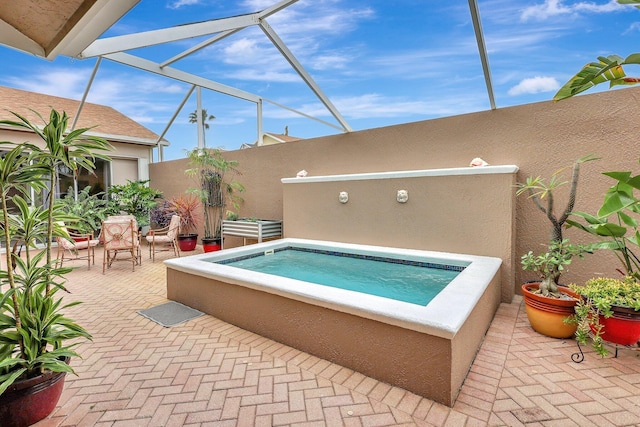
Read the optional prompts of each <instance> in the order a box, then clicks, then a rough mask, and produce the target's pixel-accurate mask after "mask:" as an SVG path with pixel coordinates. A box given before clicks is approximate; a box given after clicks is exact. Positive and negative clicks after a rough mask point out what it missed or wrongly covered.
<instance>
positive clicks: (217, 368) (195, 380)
mask: <svg viewBox="0 0 640 427" xmlns="http://www.w3.org/2000/svg"><path fill="white" fill-rule="evenodd" d="M168 256H169V253H165V254H159V255H158V256H157V257H156V262H155V263H152V262H151V261H150V260H148V258H147V254H146V253H144V256H143V265H142V266H141V267H137V268H136V271H135V272H131V265H130V264H129V263H115V264H114V266H113V267H112V268H111V269H110V270H108V271H107V273H106V274H105V275H103V274H102V265H101V262H102V252H101V251H97V252H96V262H97V263H96V266H95V267H94V268H92V269H91V270H90V271H88V270H87V267H86V265H85V264H84V262H81V261H80V262H77V263H76V265H78V266H79V268H78V269H77V270H75V271H74V272H72V273H71V274H70V275H69V282H68V288H69V290H70V291H71V292H72V295H70V296H67V297H66V298H67V300H68V301H73V300H79V301H84V304H82V305H79V306H76V307H73V309H72V312H71V313H69V314H70V316H71V317H73V318H74V319H76V320H77V321H78V322H79V323H80V324H82V325H83V326H85V327H86V328H87V329H88V330H89V331H90V332H91V333H92V334H93V338H94V339H93V342H87V343H83V344H82V345H80V346H79V347H78V352H79V353H80V354H81V355H82V356H83V359H82V360H78V359H75V360H73V361H72V364H73V366H74V367H75V369H76V372H77V373H78V376H77V377H76V376H73V375H70V376H67V380H66V384H65V388H64V393H63V395H62V398H61V399H60V403H59V406H58V407H57V408H56V410H55V412H54V413H53V414H52V415H51V416H50V417H49V418H48V419H46V420H43V421H41V422H40V423H38V424H37V426H38V427H49V426H202V427H204V426H392V425H393V426H484V425H491V426H522V425H527V426H588V425H595V426H631V425H640V352H638V351H634V350H630V349H622V350H620V352H619V355H618V357H617V358H613V357H608V358H605V359H601V358H599V357H597V356H595V355H594V354H593V353H587V354H586V360H585V361H584V362H583V363H581V364H576V363H574V362H572V361H571V354H572V353H574V352H575V351H576V346H575V342H574V341H572V340H556V339H550V338H546V337H543V336H541V335H539V334H537V333H535V332H533V331H532V330H531V328H530V327H529V324H528V322H527V318H526V314H525V313H524V307H523V306H522V303H521V298H516V300H515V301H514V302H513V303H512V304H502V305H501V306H500V309H499V311H498V313H497V315H496V317H495V319H494V321H493V323H492V325H491V328H490V329H489V331H488V333H487V336H486V339H485V341H484V343H483V345H482V348H481V350H480V352H479V353H478V355H477V357H476V360H475V362H474V364H473V366H472V368H471V370H470V372H469V375H468V377H467V379H466V381H465V383H464V386H463V387H462V390H461V392H460V395H459V397H458V400H457V402H456V403H455V405H454V407H453V408H449V407H446V406H443V405H440V404H438V403H434V402H432V401H430V400H428V399H424V398H421V397H420V396H417V395H415V394H412V393H409V392H407V391H404V390H402V389H399V388H397V387H392V386H389V385H387V384H384V383H381V382H379V381H376V380H374V379H372V378H369V377H366V376H364V375H362V374H360V373H358V372H354V371H352V370H350V369H346V368H343V367H341V366H338V365H335V364H332V363H330V362H328V361H326V360H322V359H319V358H317V357H314V356H311V355H309V354H306V353H302V352H300V351H298V350H295V349H293V348H291V347H287V346H284V345H282V344H279V343H276V342H274V341H271V340H269V339H266V338H263V337H261V336H258V335H256V334H253V333H251V332H247V331H244V330H242V329H239V328H237V327H235V326H233V325H230V324H228V323H225V322H223V321H220V320H218V319H216V318H214V317H211V316H207V315H205V316H201V317H199V318H197V319H194V320H190V321H188V322H186V323H183V324H181V325H178V326H175V327H172V328H164V327H162V326H160V325H158V324H156V323H154V322H152V321H150V320H148V319H146V318H144V317H142V316H140V315H138V314H136V311H137V310H140V309H145V308H148V307H152V306H155V305H158V304H161V303H164V302H166V301H167V299H166V297H165V295H166V293H165V269H164V265H163V263H162V260H163V259H166V257H168Z"/></svg>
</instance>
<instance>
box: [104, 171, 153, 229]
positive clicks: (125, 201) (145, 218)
mask: <svg viewBox="0 0 640 427" xmlns="http://www.w3.org/2000/svg"><path fill="white" fill-rule="evenodd" d="M148 184H149V180H138V181H131V180H127V183H126V184H122V185H112V186H111V187H109V207H110V210H111V213H113V214H119V213H121V212H125V213H127V214H130V215H133V216H135V217H136V221H137V222H138V225H139V226H145V225H149V224H150V222H149V213H150V212H151V209H153V208H154V207H156V205H157V204H158V201H157V199H159V198H161V197H162V192H161V191H158V190H154V189H153V188H151V187H149V186H148Z"/></svg>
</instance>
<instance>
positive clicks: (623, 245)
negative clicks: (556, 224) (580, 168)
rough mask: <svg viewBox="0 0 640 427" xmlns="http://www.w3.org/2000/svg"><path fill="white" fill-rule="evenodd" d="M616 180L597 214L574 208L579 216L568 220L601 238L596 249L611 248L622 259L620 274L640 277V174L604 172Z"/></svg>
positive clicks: (595, 245) (594, 246)
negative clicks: (636, 192)
mask: <svg viewBox="0 0 640 427" xmlns="http://www.w3.org/2000/svg"><path fill="white" fill-rule="evenodd" d="M603 174H604V175H606V176H608V177H610V178H613V179H614V180H615V183H614V185H612V186H611V187H610V188H609V189H608V190H607V192H606V193H605V197H604V201H603V203H602V206H601V207H600V208H599V209H598V211H597V212H596V214H595V215H593V214H589V213H587V212H573V213H572V215H573V216H575V217H578V218H579V219H578V220H573V219H571V218H570V219H569V220H568V221H567V223H568V224H569V225H571V226H574V227H577V228H579V229H580V230H582V231H585V232H587V233H589V234H591V235H593V236H597V237H598V238H599V239H600V240H599V241H598V242H597V243H594V244H593V245H592V246H593V248H594V249H606V250H611V251H613V253H614V254H615V256H616V257H617V258H618V260H619V261H620V267H621V269H618V271H619V272H620V273H621V276H631V277H633V278H635V280H637V281H640V258H639V256H638V254H637V252H638V249H639V245H640V239H639V238H640V229H639V228H638V214H640V200H639V199H638V198H637V197H636V196H635V194H634V192H635V190H637V189H640V175H633V174H632V172H630V171H615V172H604V173H603Z"/></svg>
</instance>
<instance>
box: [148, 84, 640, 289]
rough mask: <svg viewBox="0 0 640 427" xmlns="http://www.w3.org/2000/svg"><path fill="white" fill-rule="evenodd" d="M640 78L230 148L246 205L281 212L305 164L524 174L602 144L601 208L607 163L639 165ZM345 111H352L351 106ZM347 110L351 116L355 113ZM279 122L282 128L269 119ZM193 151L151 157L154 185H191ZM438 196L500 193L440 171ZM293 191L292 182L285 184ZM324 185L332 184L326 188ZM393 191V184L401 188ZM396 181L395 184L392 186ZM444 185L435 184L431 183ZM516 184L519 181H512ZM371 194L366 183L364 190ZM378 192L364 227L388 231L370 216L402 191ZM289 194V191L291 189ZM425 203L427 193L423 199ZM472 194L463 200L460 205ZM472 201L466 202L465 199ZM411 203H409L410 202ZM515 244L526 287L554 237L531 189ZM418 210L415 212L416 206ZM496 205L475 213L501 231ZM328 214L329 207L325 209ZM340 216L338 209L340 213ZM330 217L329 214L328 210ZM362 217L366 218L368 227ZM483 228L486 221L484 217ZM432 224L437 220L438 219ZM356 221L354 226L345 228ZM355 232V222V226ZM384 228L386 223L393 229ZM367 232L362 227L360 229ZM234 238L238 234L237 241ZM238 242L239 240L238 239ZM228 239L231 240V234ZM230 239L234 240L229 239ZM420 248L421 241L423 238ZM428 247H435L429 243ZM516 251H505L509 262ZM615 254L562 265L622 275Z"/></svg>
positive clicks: (592, 189) (253, 210) (314, 172)
mask: <svg viewBox="0 0 640 427" xmlns="http://www.w3.org/2000/svg"><path fill="white" fill-rule="evenodd" d="M639 97H640V88H626V89H623V90H614V91H609V92H602V93H597V94H588V95H581V96H578V97H576V98H572V99H568V100H565V101H561V102H557V103H554V102H551V101H549V102H541V103H536V104H529V105H522V106H518V107H509V108H500V109H497V110H493V111H484V112H479V113H473V114H466V115H461V116H455V117H447V118H442V119H434V120H426V121H421V122H415V123H407V124H403V125H397V126H389V127H384V128H378V129H368V130H363V131H357V132H352V133H348V134H339V135H333V136H327V137H322V138H315V139H308V140H303V141H296V142H291V143H286V144H280V145H272V146H266V147H259V148H252V149H248V150H237V151H230V152H228V153H226V154H225V155H226V156H227V157H228V158H229V159H234V160H238V161H239V164H240V169H241V171H242V175H241V176H239V177H238V180H239V181H240V182H242V183H243V184H244V185H245V187H246V188H247V191H246V193H245V194H244V196H243V197H244V199H245V202H244V204H243V205H242V207H241V210H240V215H241V216H247V217H252V216H253V217H259V218H265V219H283V217H284V215H285V208H286V207H285V206H284V203H283V197H284V192H285V189H284V187H285V185H284V184H283V183H282V182H281V179H282V178H292V177H295V176H296V173H297V172H298V171H300V170H302V169H305V170H307V171H308V172H309V175H308V176H309V177H316V176H326V175H341V174H356V173H371V172H389V171H411V170H424V169H440V168H455V167H465V166H468V165H469V162H470V161H471V159H473V158H474V157H482V158H483V159H485V160H486V161H487V162H489V163H490V164H492V165H518V167H519V171H518V173H517V175H516V180H517V181H524V180H525V179H526V178H527V176H530V175H532V176H538V175H540V176H542V177H548V176H550V175H551V174H552V173H553V172H555V171H557V170H558V169H560V168H563V167H568V168H570V166H571V164H572V162H573V161H574V160H575V159H578V158H580V157H583V156H585V155H587V154H590V153H594V154H595V155H597V156H599V157H601V160H600V161H597V162H589V163H586V164H584V165H583V168H582V170H581V175H580V180H579V186H578V197H577V201H576V206H575V208H576V210H585V211H589V212H595V211H596V210H597V208H598V207H599V206H600V204H601V202H602V199H603V196H604V193H605V191H606V189H607V188H608V187H609V186H610V185H611V182H610V180H609V179H608V178H606V177H604V176H603V175H602V174H601V172H603V171H611V170H632V171H635V172H637V173H640V168H639V167H638V162H637V159H638V157H639V156H640V150H639V149H638V147H639V145H638V135H640V120H638V119H637V117H638V115H639V112H640V111H639V110H640V109H639V104H638V98H639ZM345 113H346V112H345ZM347 117H348V116H347ZM303 126H304V120H300V121H299V122H298V121H293V120H292V122H291V123H290V124H289V130H290V134H291V135H296V129H300V128H302V127H303ZM267 130H268V131H271V132H278V131H280V130H279V129H267ZM223 143H224V142H223V141H219V142H218V141H214V142H213V144H214V145H221V144H223ZM186 167H187V162H186V160H176V161H170V162H163V163H156V164H152V165H150V176H151V185H152V186H154V187H155V188H158V189H160V190H162V191H163V192H164V193H165V195H166V196H171V195H173V194H178V193H181V192H183V191H184V190H185V189H186V188H188V187H189V186H191V185H192V183H190V182H189V181H188V179H187V178H185V177H184V169H185V168H186ZM569 173H570V169H568V170H566V171H565V175H564V176H565V178H567V179H568V178H569ZM435 182H436V185H434V187H438V188H439V189H438V190H437V191H438V192H439V196H440V195H441V193H447V194H448V195H449V197H450V198H456V197H457V198H458V199H459V200H461V201H463V200H464V199H465V198H467V197H472V196H473V197H478V198H488V199H491V198H492V197H495V195H494V191H495V188H494V186H493V185H492V184H489V183H486V184H485V185H482V184H479V185H477V186H475V185H474V186H473V188H474V191H473V194H471V192H470V191H468V189H467V188H468V187H467V186H465V185H463V184H457V185H456V186H455V187H448V186H449V183H446V184H445V183H442V184H440V182H441V181H439V180H436V181H435ZM340 187H341V186H339V185H337V184H336V185H335V188H333V189H332V191H331V194H330V200H328V203H327V204H323V209H327V210H328V209H329V208H330V207H331V208H332V209H333V207H334V206H335V204H336V203H338V202H337V197H338V195H337V193H336V192H337V191H342V190H340ZM286 191H288V190H286ZM323 191H324V190H323ZM393 191H395V190H393ZM393 191H392V192H393ZM433 191H436V190H433ZM512 191H513V192H514V193H515V189H512ZM350 193H352V194H351V197H352V198H351V201H350V202H349V203H351V202H353V203H354V204H353V205H348V206H344V208H346V209H354V206H356V203H360V202H359V201H358V198H359V197H361V196H360V190H355V191H354V190H351V191H350ZM361 194H362V195H364V194H365V193H364V192H363V193H361ZM414 194H415V190H414V191H411V192H410V193H409V197H410V199H409V200H410V202H409V203H412V202H413V203H418V202H417V201H418V200H419V198H417V197H416V198H414V196H413V195H414ZM367 197H369V198H372V199H373V202H372V205H373V209H372V211H371V212H366V213H363V214H362V218H361V219H362V223H361V225H360V224H359V225H358V227H360V228H362V229H363V230H364V229H365V228H366V230H364V231H365V232H363V233H361V235H362V236H364V238H367V239H372V241H373V242H376V241H377V240H378V239H386V238H388V236H385V235H384V233H382V232H380V231H377V230H380V227H381V226H382V227H390V226H391V225H389V224H387V225H385V224H382V225H381V224H380V223H379V222H376V221H369V218H376V216H377V215H379V213H378V211H379V210H380V209H382V208H384V206H387V204H389V203H391V204H393V203H396V202H394V196H393V195H392V196H391V197H390V199H389V196H384V197H381V196H380V194H378V193H376V194H371V195H370V194H368V193H367ZM287 198H289V196H287ZM440 199H441V197H437V198H436V199H431V201H429V202H428V203H427V202H426V201H425V202H424V206H423V211H424V212H423V213H422V215H421V216H422V217H423V218H433V217H436V216H438V215H445V213H446V214H447V215H450V214H451V210H450V208H447V207H443V206H442V203H441V201H440ZM565 201H566V198H565V197H563V194H558V197H557V199H556V206H558V207H561V206H563V205H564V203H565ZM421 203H422V202H421ZM461 205H464V203H459V204H458V205H457V208H461ZM469 206H471V204H466V208H468V207H469ZM407 207H409V205H407ZM346 209H343V210H339V209H338V210H337V211H336V212H337V214H338V215H340V214H341V213H342V214H344V213H345V212H346ZM515 212H516V213H515V233H514V240H515V244H514V245H513V247H512V251H511V254H512V259H513V260H515V262H513V265H514V268H513V274H512V275H511V276H510V277H511V279H510V280H511V281H512V283H511V286H513V288H514V289H515V290H516V292H518V289H519V287H520V284H521V283H522V282H523V281H524V280H531V279H534V278H535V276H533V275H532V274H531V273H529V272H526V273H525V272H523V271H522V270H521V269H520V268H519V264H518V262H517V261H518V259H519V257H520V255H522V254H523V253H526V252H527V251H529V250H534V251H539V250H543V249H544V248H543V247H542V244H544V243H546V242H547V241H548V239H549V231H550V225H549V221H548V220H547V219H546V217H545V216H544V215H543V214H542V213H541V212H540V211H539V210H537V208H536V207H535V206H534V205H533V202H532V201H531V200H529V199H527V198H526V197H519V198H517V199H516V200H515ZM416 216H417V213H416ZM493 216H494V213H493V212H492V211H488V212H486V211H485V212H483V214H482V215H476V216H475V219H474V220H473V221H474V222H475V223H476V225H480V224H484V223H490V224H497V226H496V229H495V232H496V233H502V232H503V230H504V228H505V227H509V224H500V223H499V221H498V220H497V219H494V218H493ZM287 217H289V221H285V223H284V229H285V234H287V233H289V228H288V227H289V226H290V225H292V224H289V225H288V224H287V222H291V221H295V219H292V218H291V215H290V213H288V212H287ZM323 218H324V216H323ZM336 219H339V217H336ZM323 221H324V219H323ZM401 221H402V217H400V216H398V217H394V218H393V221H392V222H393V223H395V222H398V225H393V227H396V228H401V226H402V225H403V223H402V222H401ZM364 224H367V226H366V227H365V225H364ZM303 225H306V227H308V228H309V232H310V233H313V234H317V233H320V232H321V231H322V229H321V228H319V227H317V224H315V223H314V222H313V221H312V220H309V221H308V222H307V223H306V224H298V225H296V227H301V226H303ZM422 225H423V227H424V231H423V232H422V233H423V235H425V236H426V235H427V234H428V233H429V230H430V224H429V221H427V220H425V221H423V223H422ZM459 225H460V226H463V227H464V229H465V230H471V231H468V232H467V234H468V235H464V236H463V238H464V240H466V241H468V242H469V241H474V240H477V239H482V238H486V236H477V233H476V232H474V230H475V228H476V227H474V226H473V224H466V223H465V224H459ZM481 228H482V227H481ZM431 229H433V227H431ZM347 231H349V230H347ZM349 232H350V233H351V234H355V233H352V232H351V231H349ZM437 232H438V233H448V232H452V231H451V230H448V231H447V230H444V231H443V230H438V231H437ZM296 233H298V231H296ZM385 233H386V232H385ZM376 236H377V237H376ZM566 236H567V237H569V238H571V240H572V241H574V242H580V241H582V242H584V241H588V240H589V238H588V236H585V235H583V234H581V233H580V232H579V231H578V230H575V229H569V230H567V231H566ZM361 238H362V237H361ZM409 239H412V240H409V241H408V242H409V243H411V244H412V245H413V244H414V243H415V244H416V245H419V244H431V240H428V239H424V240H422V243H421V242H418V241H417V239H415V238H414V237H412V236H409ZM229 243H230V244H231V243H234V242H231V241H230V242H229ZM239 243H241V241H240V242H237V241H236V242H235V244H239ZM225 244H226V245H227V242H225ZM442 244H443V245H444V246H442V247H441V249H442V250H446V248H447V245H448V243H446V242H444V241H443V243H442ZM227 247H229V245H227ZM420 248H422V247H420ZM429 249H434V248H432V247H429ZM507 261H508V260H505V262H507ZM617 266H618V264H617V261H616V260H615V259H614V258H613V256H612V255H610V254H609V255H607V254H604V253H597V254H594V255H590V256H587V257H586V258H585V259H584V260H577V261H574V262H573V263H572V264H571V266H570V268H569V271H568V272H567V273H566V274H564V275H563V277H562V281H563V282H564V283H570V282H577V283H581V282H584V281H585V280H587V279H589V278H590V277H592V276H594V275H596V274H608V275H616V274H618V273H617V272H616V271H615V268H616V267H617Z"/></svg>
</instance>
